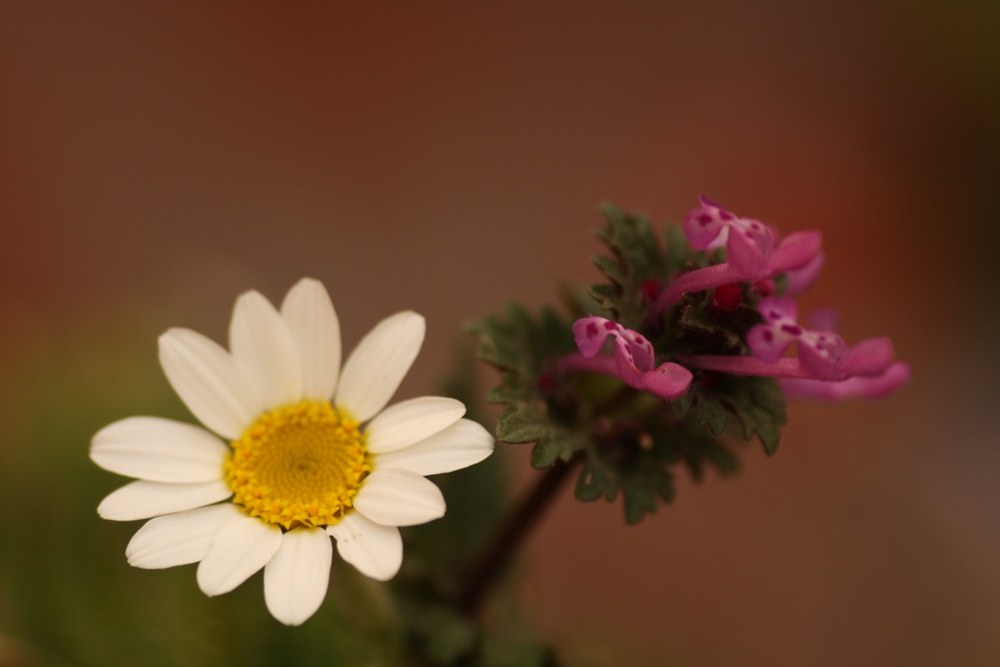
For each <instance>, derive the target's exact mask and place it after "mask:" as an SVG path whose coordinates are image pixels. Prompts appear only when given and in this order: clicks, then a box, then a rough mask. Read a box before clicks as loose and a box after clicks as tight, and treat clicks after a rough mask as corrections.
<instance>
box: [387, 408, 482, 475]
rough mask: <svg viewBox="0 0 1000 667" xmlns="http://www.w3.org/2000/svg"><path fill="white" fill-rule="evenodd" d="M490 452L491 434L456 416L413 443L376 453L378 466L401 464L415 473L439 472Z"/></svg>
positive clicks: (396, 466)
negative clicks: (402, 447) (453, 421)
mask: <svg viewBox="0 0 1000 667" xmlns="http://www.w3.org/2000/svg"><path fill="white" fill-rule="evenodd" d="M492 452H493V435H492V434H490V432H489V431H487V430H486V429H485V428H483V427H482V426H480V425H479V424H477V423H476V422H474V421H469V420H468V419H459V420H458V421H457V422H455V423H454V424H452V425H451V426H449V427H448V428H446V429H445V430H443V431H441V432H440V433H435V434H434V435H432V436H431V437H429V438H427V439H426V440H421V441H420V442H418V443H417V444H415V445H410V446H409V447H406V448H405V449H400V450H399V451H396V452H390V453H388V454H379V455H378V456H376V457H375V460H374V464H375V467H376V469H378V468H403V469H404V470H409V471H410V472H415V473H417V474H418V475H438V474H440V473H443V472H451V471H452V470H459V469H460V468H467V467H468V466H471V465H473V464H475V463H479V462H480V461H482V460H483V459H485V458H486V457H487V456H489V455H490V454H491V453H492Z"/></svg>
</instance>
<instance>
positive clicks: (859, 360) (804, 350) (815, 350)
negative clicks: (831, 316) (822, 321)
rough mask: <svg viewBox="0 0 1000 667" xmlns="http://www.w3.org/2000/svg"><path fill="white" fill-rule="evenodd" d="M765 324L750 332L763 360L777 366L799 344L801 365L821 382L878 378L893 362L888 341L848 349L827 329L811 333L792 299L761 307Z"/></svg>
mask: <svg viewBox="0 0 1000 667" xmlns="http://www.w3.org/2000/svg"><path fill="white" fill-rule="evenodd" d="M758 309H759V310H760V314H761V315H763V316H764V323H763V324H758V325H757V326H755V327H753V328H752V329H750V331H749V332H747V345H749V346H750V350H751V351H752V352H753V353H754V356H756V357H757V358H758V359H760V360H761V361H764V362H765V363H769V364H773V363H775V362H777V361H778V360H779V359H781V357H782V356H784V354H785V351H786V350H787V349H788V347H789V346H790V345H791V344H792V343H793V342H796V341H797V342H798V362H799V365H800V366H801V367H802V369H803V370H804V371H805V372H806V373H807V374H808V375H809V376H811V377H812V378H814V379H817V380H844V379H847V378H849V377H854V376H862V377H875V376H878V375H881V374H882V373H884V372H885V371H886V369H888V367H889V364H891V363H892V357H893V347H892V341H891V340H889V339H888V338H872V339H869V340H865V341H862V342H860V343H858V344H857V345H855V346H854V347H853V348H848V346H847V343H845V342H844V339H843V338H841V337H840V336H838V335H837V334H835V333H833V331H827V330H810V329H806V328H804V327H802V326H800V325H799V323H798V306H797V305H796V304H795V301H793V300H792V299H790V298H788V297H768V298H766V299H761V300H760V304H759V305H758Z"/></svg>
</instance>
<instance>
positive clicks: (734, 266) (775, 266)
mask: <svg viewBox="0 0 1000 667" xmlns="http://www.w3.org/2000/svg"><path fill="white" fill-rule="evenodd" d="M699 200H700V202H701V206H700V207H698V208H696V209H693V210H691V211H690V212H689V213H688V214H687V216H686V217H685V219H684V233H685V235H686V236H687V238H688V241H690V242H691V245H692V246H693V247H694V248H696V249H698V250H704V249H709V248H715V247H719V246H721V245H722V244H725V246H726V261H725V263H723V264H716V265H714V266H708V267H705V268H703V269H696V270H695V271H691V272H690V273H685V274H684V275H682V276H680V277H678V278H677V279H676V280H675V281H674V282H672V283H671V284H670V285H668V286H667V288H666V289H665V290H663V292H662V293H661V294H660V296H659V298H658V299H657V300H656V304H655V308H656V310H657V311H662V310H665V309H667V308H669V307H670V306H672V305H674V304H675V303H677V302H678V301H680V298H681V296H682V295H683V294H684V293H685V292H698V291H701V290H705V289H711V288H713V287H718V286H720V285H724V284H726V283H734V282H744V281H751V282H752V281H755V280H761V279H767V278H772V277H774V276H776V275H778V274H779V273H784V272H788V273H789V274H790V275H791V274H792V273H793V272H799V271H801V272H802V273H801V274H800V275H797V276H796V281H797V282H796V286H797V287H801V288H802V289H804V286H805V285H808V283H810V282H812V280H813V279H815V277H816V275H817V274H818V273H819V269H820V268H821V267H822V259H820V260H819V261H818V262H817V259H816V258H817V257H819V256H820V249H821V247H822V245H823V236H822V234H820V233H819V232H818V231H814V230H812V231H803V232H795V233H793V234H789V235H788V236H786V237H785V238H784V239H782V240H781V242H780V243H778V242H777V239H778V233H777V232H776V231H775V230H774V228H772V227H769V226H768V225H765V224H764V223H762V222H761V221H759V220H754V219H751V218H740V217H738V216H736V215H734V214H732V213H730V212H729V211H727V210H725V209H724V208H722V207H720V206H719V205H718V204H715V203H714V202H712V201H711V200H709V199H708V198H707V197H705V196H704V195H701V196H700V197H699Z"/></svg>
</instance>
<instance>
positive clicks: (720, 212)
mask: <svg viewBox="0 0 1000 667" xmlns="http://www.w3.org/2000/svg"><path fill="white" fill-rule="evenodd" d="M699 199H700V201H701V206H699V207H698V208H695V209H691V210H690V211H689V212H688V214H687V216H685V218H684V234H685V235H686V236H687V238H688V241H690V242H691V246H692V247H694V248H695V249H696V250H704V249H705V248H707V247H708V246H709V245H711V243H712V241H714V240H715V239H716V238H718V236H719V234H720V233H722V230H723V229H725V227H726V225H727V224H728V223H729V222H730V221H732V220H734V219H735V217H736V216H734V215H733V214H732V213H730V212H729V211H727V210H725V209H723V208H722V207H720V206H719V205H718V204H716V203H715V202H713V201H711V200H709V199H708V198H707V197H706V196H705V195H701V196H700V197H699Z"/></svg>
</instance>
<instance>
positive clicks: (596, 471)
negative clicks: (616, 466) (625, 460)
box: [575, 457, 618, 502]
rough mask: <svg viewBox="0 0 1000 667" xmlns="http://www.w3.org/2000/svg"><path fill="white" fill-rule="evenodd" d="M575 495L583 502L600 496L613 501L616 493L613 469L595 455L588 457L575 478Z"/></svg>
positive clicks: (616, 481)
mask: <svg viewBox="0 0 1000 667" xmlns="http://www.w3.org/2000/svg"><path fill="white" fill-rule="evenodd" d="M575 495H576V497H577V499H578V500H582V501H583V502H592V501H594V500H597V499H598V498H600V497H602V496H603V497H604V498H606V499H607V500H608V501H609V502H611V501H613V500H614V499H615V498H616V497H617V495H618V479H617V476H616V475H615V471H614V470H613V469H612V468H610V467H609V466H607V465H605V464H604V463H603V462H601V461H600V460H599V459H597V458H596V457H591V458H589V459H588V460H587V461H586V462H585V463H584V464H583V469H582V470H581V471H580V476H579V477H578V478H577V480H576V489H575Z"/></svg>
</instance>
